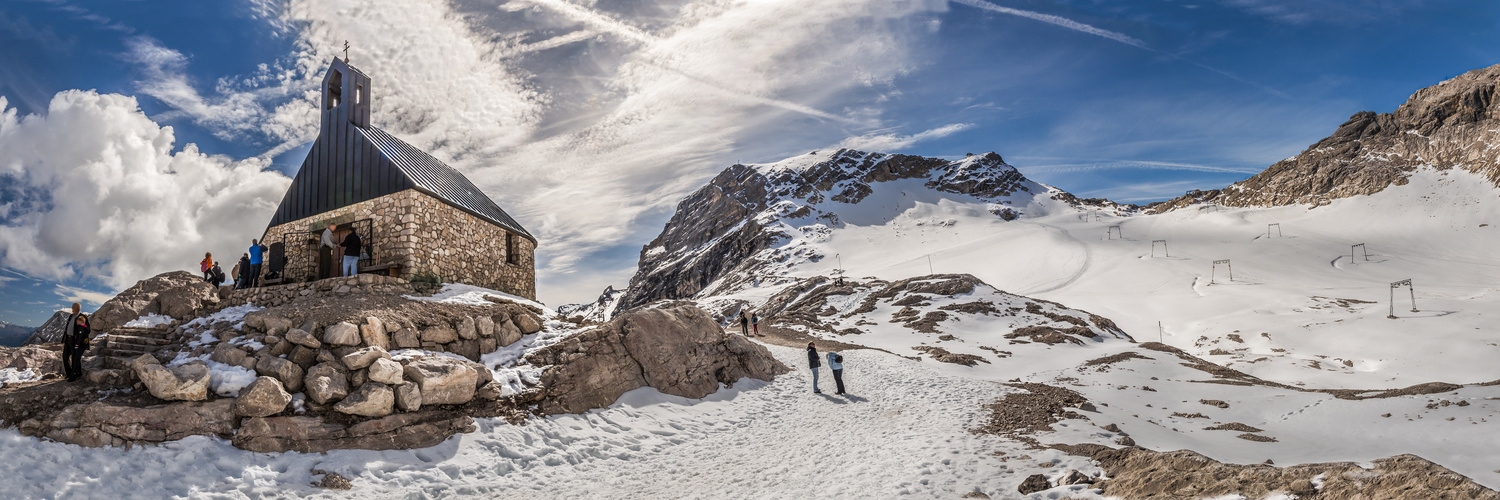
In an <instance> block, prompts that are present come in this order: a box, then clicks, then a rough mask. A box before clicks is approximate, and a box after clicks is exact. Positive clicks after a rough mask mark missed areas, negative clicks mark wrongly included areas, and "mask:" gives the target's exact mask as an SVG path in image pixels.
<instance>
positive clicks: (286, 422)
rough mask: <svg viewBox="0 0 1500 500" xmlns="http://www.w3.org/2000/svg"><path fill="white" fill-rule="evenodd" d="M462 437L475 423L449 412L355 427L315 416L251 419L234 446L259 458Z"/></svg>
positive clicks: (385, 419)
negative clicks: (261, 456) (277, 453)
mask: <svg viewBox="0 0 1500 500" xmlns="http://www.w3.org/2000/svg"><path fill="white" fill-rule="evenodd" d="M460 432H474V419H473V418H470V417H469V416H467V415H462V414H455V413H453V412H448V411H438V410H433V411H422V412H415V413H397V414H394V415H390V416H387V417H383V418H378V419H373V420H366V421H363V422H359V423H357V424H353V425H344V424H340V423H336V422H329V421H326V420H324V419H322V418H320V417H316V416H295V417H265V418H247V419H245V421H244V423H242V424H241V425H240V428H239V431H238V432H236V433H235V434H234V440H233V442H234V445H235V446H237V447H239V448H242V449H246V450H250V451H255V452H262V453H275V452H283V451H296V452H302V453H322V452H325V451H329V450H351V449H360V450H399V449H407V448H426V447H428V446H433V445H436V444H438V443H441V442H443V440H445V439H448V436H452V435H454V434H457V433H460Z"/></svg>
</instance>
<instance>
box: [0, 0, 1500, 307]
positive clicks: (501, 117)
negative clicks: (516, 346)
mask: <svg viewBox="0 0 1500 500" xmlns="http://www.w3.org/2000/svg"><path fill="white" fill-rule="evenodd" d="M1497 13H1500V6H1497V5H1496V4H1495V3H1494V2H1488V1H1431V0H1428V1H1418V0H1411V1H1401V0H1364V1H1360V2H1348V1H1329V0H1219V1H1192V2H1187V1H1167V0H1160V1H1106V0H1087V1H1084V0H1077V1H1067V0H990V1H984V0H962V1H954V2H945V1H941V0H894V1H893V0H826V1H819V2H794V1H781V0H773V1H763V2H748V3H744V2H742V3H732V2H721V1H708V0H697V1H695V0H626V1H612V0H599V1H597V2H580V1H576V0H490V1H470V0H456V1H438V0H357V1H356V0H321V1H316V2H314V1H308V0H246V1H229V2H201V1H140V2H114V1H110V2H71V1H66V0H53V1H28V0H19V1H11V2H5V3H0V68H3V70H0V98H3V99H4V111H0V113H4V114H0V269H3V270H0V320H3V321H10V322H15V323H21V324H38V323H40V322H41V321H43V320H44V319H45V318H46V317H47V316H48V315H49V311H50V310H51V309H53V308H57V307H62V306H64V305H66V303H67V302H71V301H73V300H83V301H84V302H85V305H86V306H87V307H88V308H93V307H97V305H98V301H99V300H101V299H102V298H104V297H107V294H109V293H112V292H114V291H117V290H118V289H121V288H123V287H126V286H129V284H131V283H134V281H135V280H138V279H141V278H144V277H148V276H151V275H154V274H156V273H159V272H163V271H167V270H172V269H190V270H196V268H195V267H194V264H195V263H196V262H197V261H198V259H200V258H201V257H202V252H204V251H213V252H215V254H216V255H220V256H221V257H230V256H237V255H238V254H239V253H240V252H242V251H243V250H242V249H243V247H245V246H246V245H247V244H248V240H249V239H250V238H253V237H257V236H258V235H259V234H260V232H261V230H262V229H263V228H264V226H265V224H266V222H268V221H269V217H270V212H271V210H273V209H274V208H275V204H276V203H277V202H278V201H279V198H280V193H281V192H282V190H284V188H285V185H286V183H287V182H288V179H287V177H286V176H288V175H292V174H294V173H295V169H296V167H297V165H298V164H299V163H300V161H301V157H302V155H303V154H304V153H305V152H306V150H307V147H308V142H309V140H310V137H311V136H312V135H313V134H315V133H316V128H317V119H316V115H315V114H313V113H312V112H311V110H312V104H311V102H312V99H313V94H312V93H311V92H312V91H314V90H315V89H316V86H315V84H314V82H315V81H316V80H318V79H319V78H321V74H322V70H323V68H324V67H326V64H327V62H328V60H329V59H330V58H331V57H334V56H335V55H336V54H340V53H341V52H339V49H340V48H341V47H340V45H341V44H342V42H343V41H344V40H346V39H347V40H350V42H351V44H353V46H354V48H353V50H352V51H351V57H352V58H353V62H354V64H355V65H356V66H359V67H361V68H362V69H364V70H365V71H366V72H367V73H370V74H371V76H372V77H373V79H374V85H373V87H372V92H373V99H374V106H375V111H374V113H375V114H374V117H373V120H374V121H375V122H376V124H377V125H379V126H381V127H383V128H385V129H387V130H389V131H391V132H393V133H395V134H397V135H398V136H401V137H403V138H405V139H407V140H408V141H410V142H413V143H414V144H416V145H418V146H419V147H423V148H424V149H428V150H430V151H433V152H434V154H436V155H437V156H438V157H440V158H443V159H445V160H447V161H449V163H450V164H452V165H454V166H455V167H456V168H459V169H460V170H463V171H464V172H465V173H466V174H468V175H469V176H470V177H471V179H473V180H474V181H475V182H476V184H478V185H479V186H480V187H481V188H483V189H485V190H486V191H487V192H488V193H489V194H490V195H491V196H492V197H493V198H495V199H496V200H497V201H498V202H499V203H500V204H501V206H503V207H505V208H506V209H507V210H508V211H510V212H511V213H512V214H513V215H515V216H516V217H517V219H519V220H520V221H521V223H522V224H523V225H525V226H527V228H528V229H530V230H531V231H532V232H533V233H534V234H536V235H537V236H538V237H539V239H540V240H541V243H542V246H541V248H540V249H539V259H540V260H539V262H538V266H539V279H540V286H539V288H540V295H541V297H540V298H541V299H542V300H543V301H545V302H548V303H549V304H561V303H566V302H576V301H585V300H592V298H593V297H594V296H595V294H597V292H598V291H599V290H602V289H603V287H604V286H605V285H609V284H613V285H616V286H621V285H623V284H625V282H626V281H627V280H628V279H629V276H630V274H631V272H632V271H633V268H634V264H635V260H636V257H637V255H638V253H639V251H640V248H641V246H642V245H643V244H644V243H646V242H647V241H649V240H650V239H651V238H652V237H654V236H655V234H656V233H657V232H659V231H660V229H661V225H662V224H663V223H664V222H665V220H666V218H667V217H669V216H670V214H671V211H672V210H673V207H674V205H675V203H676V201H677V200H678V199H680V198H681V197H682V196H684V195H685V194H687V193H688V192H691V190H693V189H696V188H697V187H698V186H700V185H702V183H703V182H705V181H706V180H707V179H708V178H709V177H711V176H712V175H713V174H715V173H716V172H717V171H718V170H720V169H722V168H724V167H725V166H727V165H729V164H731V163H734V162H737V161H745V162H761V161H774V160H777V159H780V158H783V157H786V156H791V155H795V154H800V153H805V152H806V151H810V150H817V149H822V148H827V147H836V146H841V145H842V146H852V147H860V148H863V149H872V150H880V151H887V152H901V153H909V154H920V155H930V156H949V157H957V156H962V155H963V154H965V153H981V152H985V151H996V152H998V153H1000V154H1001V155H1002V156H1004V157H1005V158H1006V160H1007V161H1008V162H1010V163H1011V164H1013V165H1016V166H1017V167H1018V168H1020V169H1021V170H1022V172H1024V173H1026V174H1027V175H1028V176H1030V177H1032V178H1034V179H1036V180H1039V181H1042V182H1046V183H1049V184H1053V185H1056V186H1058V187H1061V188H1063V189H1067V190H1069V191H1072V192H1074V193H1076V194H1079V195H1082V196H1103V197H1109V198H1111V199H1115V200H1118V201H1129V202H1138V203H1143V202H1149V201H1153V200H1159V199H1163V198H1167V197H1171V196H1175V195H1178V194H1181V193H1182V192H1184V191H1187V190H1190V189H1202V188H1214V187H1221V186H1223V185H1225V184H1228V183H1230V182H1234V181H1237V180H1240V179H1243V178H1245V177H1247V176H1249V175H1250V174H1253V173H1254V172H1257V171H1259V170H1261V169H1263V168H1265V167H1266V166H1268V165H1270V164H1271V163H1273V162H1275V161H1276V160H1279V159H1281V158H1285V157H1288V156H1291V155H1293V154H1296V153H1297V152H1299V151H1301V150H1302V149H1303V148H1304V147H1306V146H1307V145H1308V144H1311V143H1312V142H1315V141H1317V140H1318V139H1320V138H1322V137H1323V136H1325V135H1327V134H1328V133H1329V132H1331V131H1333V130H1334V129H1335V128H1336V127H1337V126H1338V125H1339V124H1340V123H1342V122H1343V121H1344V120H1345V119H1347V118H1348V117H1349V115H1351V114H1353V113H1355V112H1357V111H1361V110H1374V111H1379V112H1388V111H1391V110H1393V109H1394V108H1395V107H1396V106H1397V105H1399V104H1400V103H1401V102H1402V101H1404V100H1405V99H1406V97H1407V96H1409V95H1410V94H1411V93H1412V92H1414V91H1416V90H1417V89H1420V88H1422V87H1426V86H1429V85H1432V84H1435V83H1437V82H1439V81H1442V80H1444V79H1447V78H1451V77H1453V76H1456V75H1458V74H1461V73H1463V72H1465V71H1468V70H1472V69H1477V68H1481V67H1485V66H1489V65H1491V64H1494V63H1496V62H1497V50H1496V49H1495V47H1500V30H1497V22H1500V16H1497ZM189 144H191V145H192V146H189ZM226 260H232V259H226Z"/></svg>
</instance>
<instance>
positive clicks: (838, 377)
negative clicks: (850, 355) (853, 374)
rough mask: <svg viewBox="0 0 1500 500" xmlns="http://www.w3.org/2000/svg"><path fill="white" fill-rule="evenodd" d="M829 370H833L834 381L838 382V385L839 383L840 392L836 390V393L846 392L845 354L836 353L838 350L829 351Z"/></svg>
mask: <svg viewBox="0 0 1500 500" xmlns="http://www.w3.org/2000/svg"><path fill="white" fill-rule="evenodd" d="M828 371H831V372H833V383H834V384H836V385H838V389H839V390H838V392H835V393H834V394H843V393H844V355H842V354H839V353H836V352H832V351H829V353H828Z"/></svg>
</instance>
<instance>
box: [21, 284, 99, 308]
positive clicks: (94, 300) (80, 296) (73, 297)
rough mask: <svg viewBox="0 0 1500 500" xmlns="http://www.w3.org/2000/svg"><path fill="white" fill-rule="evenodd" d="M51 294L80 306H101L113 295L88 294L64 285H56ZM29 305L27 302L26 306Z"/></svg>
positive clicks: (85, 291) (82, 290)
mask: <svg viewBox="0 0 1500 500" xmlns="http://www.w3.org/2000/svg"><path fill="white" fill-rule="evenodd" d="M53 292H54V293H56V294H57V296H58V297H62V299H63V301H65V302H77V303H79V304H82V305H96V306H97V305H102V304H104V303H105V302H106V301H108V300H109V299H111V298H114V296H113V295H110V294H107V293H99V292H90V291H88V290H84V289H82V288H76V287H71V286H64V285H57V289H56V290H53ZM30 303H31V302H28V304H30ZM37 304H40V302H37Z"/></svg>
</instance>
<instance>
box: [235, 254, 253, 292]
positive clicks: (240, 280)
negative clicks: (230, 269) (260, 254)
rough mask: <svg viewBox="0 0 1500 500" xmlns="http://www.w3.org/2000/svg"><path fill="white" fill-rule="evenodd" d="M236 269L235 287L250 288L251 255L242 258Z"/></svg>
mask: <svg viewBox="0 0 1500 500" xmlns="http://www.w3.org/2000/svg"><path fill="white" fill-rule="evenodd" d="M234 269H235V271H234V287H235V288H248V287H249V286H250V254H248V253H247V254H245V255H243V256H241V257H240V263H239V265H237V266H235V267H234Z"/></svg>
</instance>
